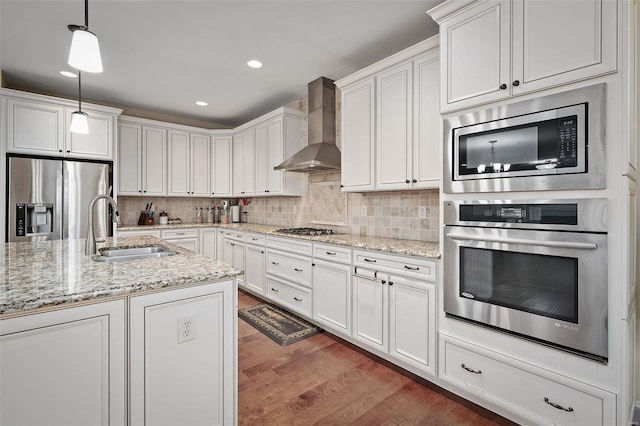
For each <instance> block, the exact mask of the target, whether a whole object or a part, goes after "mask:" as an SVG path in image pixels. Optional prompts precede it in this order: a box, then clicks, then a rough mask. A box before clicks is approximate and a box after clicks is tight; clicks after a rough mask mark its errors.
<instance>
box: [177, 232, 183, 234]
mask: <svg viewBox="0 0 640 426" xmlns="http://www.w3.org/2000/svg"><path fill="white" fill-rule="evenodd" d="M176 235H184V232H176Z"/></svg>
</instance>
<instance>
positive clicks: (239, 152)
mask: <svg viewBox="0 0 640 426" xmlns="http://www.w3.org/2000/svg"><path fill="white" fill-rule="evenodd" d="M244 179H245V175H244V134H239V135H236V136H234V137H233V181H232V183H233V195H234V196H236V197H238V196H240V195H241V194H242V192H243V191H244Z"/></svg>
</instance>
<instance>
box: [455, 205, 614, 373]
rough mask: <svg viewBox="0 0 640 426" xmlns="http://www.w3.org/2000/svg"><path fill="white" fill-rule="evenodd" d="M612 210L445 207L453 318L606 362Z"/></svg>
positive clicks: (599, 207) (594, 207) (588, 207)
mask: <svg viewBox="0 0 640 426" xmlns="http://www.w3.org/2000/svg"><path fill="white" fill-rule="evenodd" d="M606 206H607V203H606V200H605V199H569V200H536V201H504V200H503V201H445V203H444V211H443V213H444V220H445V229H444V256H445V266H444V268H445V269H444V281H445V282H444V309H445V312H446V313H447V315H448V316H450V317H455V318H459V319H463V320H466V321H471V322H474V323H477V324H481V325H484V326H488V327H492V328H495V329H498V330H501V331H505V332H509V333H513V334H516V335H519V336H521V337H525V338H527V339H532V340H535V341H538V342H541V343H544V344H546V345H550V346H554V347H557V348H559V349H563V350H566V351H570V352H574V353H577V354H580V355H582V356H585V357H588V358H591V359H594V360H597V361H600V362H606V361H607V358H608V346H607V341H608V333H607V306H608V304H607V234H606V229H607V228H606Z"/></svg>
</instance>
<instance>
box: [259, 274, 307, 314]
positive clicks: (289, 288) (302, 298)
mask: <svg viewBox="0 0 640 426" xmlns="http://www.w3.org/2000/svg"><path fill="white" fill-rule="evenodd" d="M266 296H267V298H269V299H271V300H272V301H274V302H275V303H276V304H278V305H280V306H282V307H284V308H286V309H288V310H290V311H291V312H293V313H294V314H298V315H301V316H303V317H305V318H311V289H310V288H307V287H302V286H299V285H296V284H293V283H291V282H289V281H285V280H282V279H279V278H275V277H271V276H269V275H267V290H266Z"/></svg>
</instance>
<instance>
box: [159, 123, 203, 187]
mask: <svg viewBox="0 0 640 426" xmlns="http://www.w3.org/2000/svg"><path fill="white" fill-rule="evenodd" d="M209 145H210V140H209V136H207V135H200V134H194V133H189V132H184V131H177V130H170V131H169V143H168V151H169V152H168V157H169V166H168V195H172V196H182V195H188V196H196V197H206V196H208V195H209V182H210V177H209V165H210V152H209V149H210V146H209Z"/></svg>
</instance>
